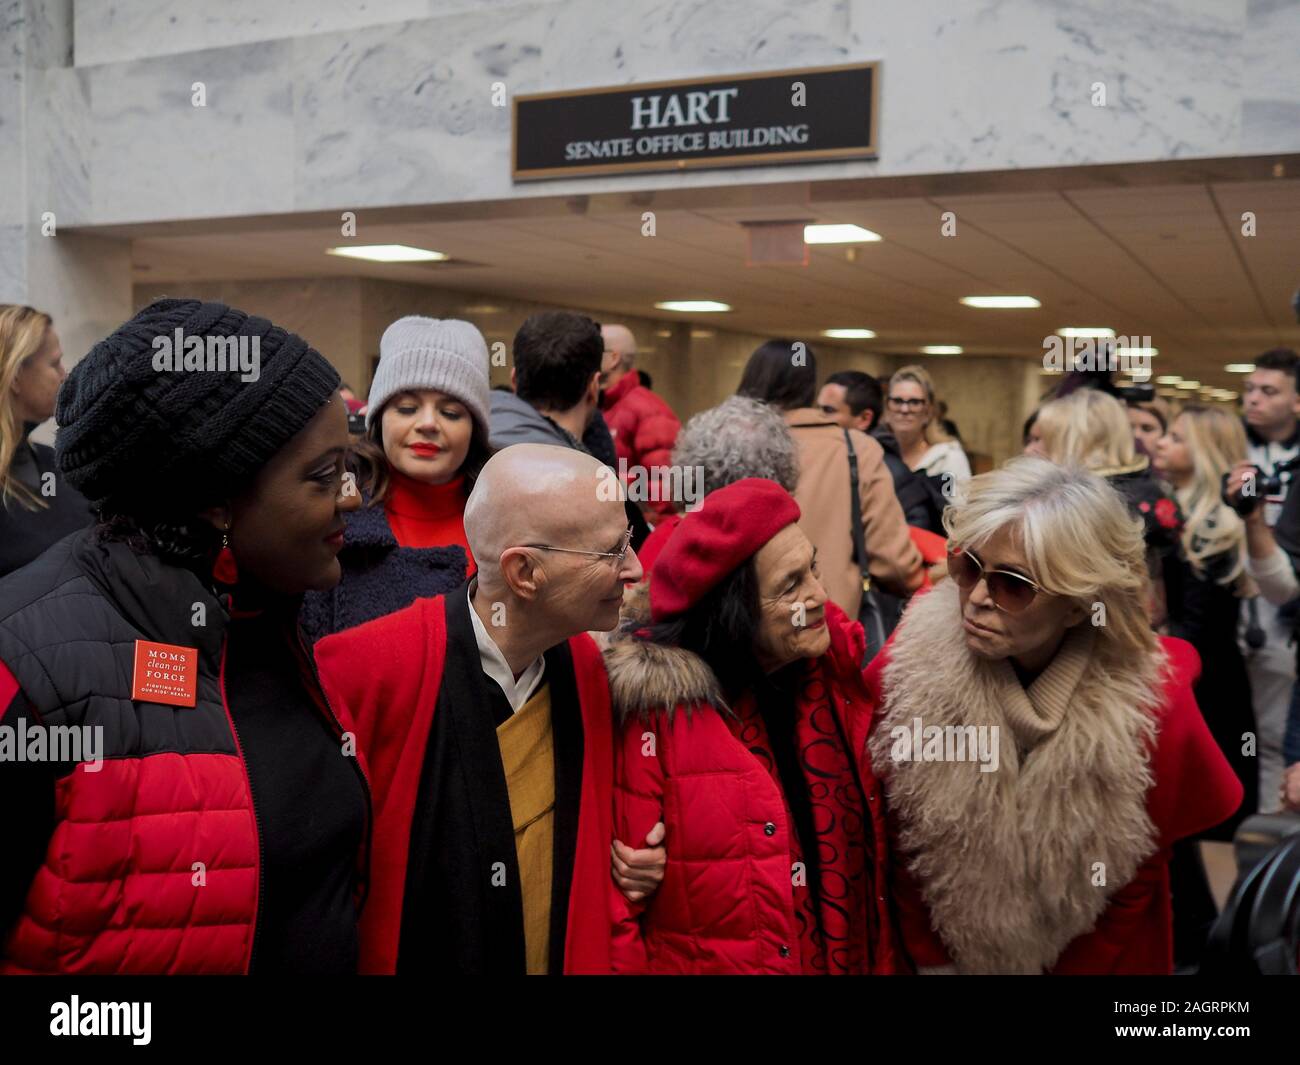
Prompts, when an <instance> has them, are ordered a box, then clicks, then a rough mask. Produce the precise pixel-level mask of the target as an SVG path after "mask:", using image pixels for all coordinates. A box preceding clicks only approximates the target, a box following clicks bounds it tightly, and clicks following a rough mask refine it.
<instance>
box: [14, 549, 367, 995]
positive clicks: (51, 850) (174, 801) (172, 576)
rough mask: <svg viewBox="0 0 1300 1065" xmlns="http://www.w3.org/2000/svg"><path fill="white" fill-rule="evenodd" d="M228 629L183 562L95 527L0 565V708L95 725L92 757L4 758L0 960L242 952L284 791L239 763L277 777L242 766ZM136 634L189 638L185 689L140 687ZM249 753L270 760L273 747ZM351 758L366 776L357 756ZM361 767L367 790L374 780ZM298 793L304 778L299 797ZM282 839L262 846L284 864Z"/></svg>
mask: <svg viewBox="0 0 1300 1065" xmlns="http://www.w3.org/2000/svg"><path fill="white" fill-rule="evenodd" d="M199 607H202V608H203V609H202V612H201V613H200V612H199V610H198V608H199ZM230 629H231V625H230V621H229V616H228V615H227V613H226V611H225V608H224V607H223V605H222V603H221V602H219V601H218V600H217V599H216V598H214V596H213V595H212V593H211V592H210V591H208V589H206V588H205V587H204V586H203V584H202V583H201V582H200V581H199V579H198V578H197V577H196V576H195V575H194V574H193V573H191V572H189V571H188V570H186V569H183V568H180V567H178V566H173V565H169V564H167V563H165V562H163V561H161V560H160V559H158V558H154V557H151V556H139V555H136V554H134V553H133V552H132V551H131V550H130V548H128V547H127V546H126V545H125V544H121V543H100V542H98V541H97V540H96V538H95V535H94V532H93V530H86V531H84V532H80V533H74V534H73V535H71V536H69V537H67V538H65V539H64V540H61V541H60V542H59V543H58V544H56V545H55V546H54V547H53V548H51V549H50V550H49V551H47V552H46V553H45V554H44V555H43V556H42V557H41V558H40V559H39V560H37V561H36V562H35V563H33V564H32V565H30V566H27V567H25V568H24V569H22V570H21V571H19V572H18V573H15V574H13V575H12V576H10V577H8V578H6V579H5V580H4V581H0V718H3V720H4V723H5V724H6V725H8V726H11V727H20V726H19V721H20V719H22V720H23V721H24V722H25V724H24V725H22V726H21V727H24V728H30V727H32V726H47V727H48V726H71V727H73V728H76V729H77V733H76V734H77V735H78V736H82V735H84V733H83V732H82V730H81V726H86V727H89V728H92V729H95V728H98V729H101V730H102V731H101V732H100V733H99V735H100V736H101V737H102V745H98V750H97V752H96V751H94V750H92V751H90V752H89V754H90V757H89V758H87V757H86V754H87V753H88V752H87V751H86V750H85V749H84V748H83V749H81V750H80V751H76V750H74V751H72V752H64V753H70V754H71V757H70V758H69V760H67V761H64V762H62V763H58V764H51V763H49V762H46V761H33V762H16V761H5V762H0V802H3V804H4V807H5V808H6V809H7V810H10V811H22V817H19V818H17V820H16V821H15V822H14V824H16V825H18V830H16V831H15V832H13V833H12V834H11V835H9V836H8V837H7V844H6V845H7V847H8V848H9V853H7V854H6V856H5V862H4V864H2V865H0V906H3V909H0V929H3V931H4V942H3V947H2V948H0V972H10V973H70V972H77V973H169V974H170V973H241V972H246V971H248V970H249V968H250V965H251V964H252V960H253V950H254V945H255V943H257V942H258V941H259V938H260V935H261V930H260V922H261V920H262V916H263V913H262V911H263V910H264V909H265V906H266V902H265V900H264V899H263V897H262V896H263V885H264V884H265V883H266V877H267V866H268V864H272V863H268V861H267V856H266V855H265V853H264V852H263V846H262V843H263V839H264V837H263V829H264V827H267V826H266V825H265V818H266V817H267V813H268V810H269V809H271V808H272V806H274V805H277V804H275V803H272V802H270V801H269V800H270V799H272V798H274V799H276V800H278V805H279V808H280V809H281V810H285V809H287V808H290V807H292V806H294V805H295V797H294V796H284V795H275V796H268V795H267V794H265V793H262V792H259V793H258V796H257V798H256V801H255V799H254V794H253V793H254V788H253V786H252V784H251V782H250V779H251V778H255V779H258V780H259V781H261V782H265V783H269V784H271V785H272V786H273V785H274V780H275V777H274V774H273V773H271V774H270V775H263V776H258V774H257V773H256V772H254V771H253V766H254V763H253V760H252V759H250V758H249V757H247V755H248V751H246V750H245V747H244V746H243V745H244V744H247V743H248V742H249V736H248V735H241V734H238V733H237V732H236V728H235V725H234V724H233V718H232V711H231V704H232V703H238V702H239V700H240V699H241V694H240V692H237V691H236V689H237V688H239V687H240V686H239V684H238V683H235V682H238V681H240V680H242V679H243V674H242V673H241V674H240V676H239V677H233V678H232V677H230V676H228V675H227V672H226V666H227V662H226V651H227V645H228V636H229V632H230ZM139 641H148V642H150V643H157V644H167V645H170V646H171V647H173V648H175V649H176V652H174V653H180V652H182V651H188V652H189V653H191V654H192V655H193V662H192V663H190V664H189V665H188V667H187V670H188V669H193V670H194V674H193V675H194V677H195V702H194V705H192V706H191V705H181V706H176V705H169V704H164V703H163V702H155V701H150V700H148V699H146V698H136V697H135V689H134V685H133V678H134V675H135V661H136V656H137V655H138V654H141V653H142V652H143V653H147V651H148V648H139V647H138V646H137V644H138V642H139ZM298 650H299V656H300V660H301V662H302V663H303V669H304V670H305V671H306V672H305V674H304V675H303V676H302V677H301V678H300V680H301V681H302V684H303V689H304V690H303V700H304V702H306V703H309V704H310V707H311V708H312V710H311V711H305V712H316V713H318V715H319V721H318V722H317V723H318V724H320V725H322V726H323V728H322V731H325V730H328V733H329V734H330V736H331V737H332V738H331V739H330V741H329V742H330V745H331V746H332V747H334V751H335V756H337V751H338V750H339V749H340V748H341V747H343V737H344V734H345V733H346V732H351V731H352V729H351V727H350V725H348V724H346V723H344V722H343V721H340V719H339V718H338V717H337V716H335V714H334V713H333V712H332V711H331V709H330V707H329V704H328V703H327V702H326V701H325V697H324V694H323V693H322V691H321V689H320V685H319V683H318V682H317V681H316V679H315V676H314V672H312V671H311V666H310V659H309V657H308V655H307V653H306V651H305V649H303V648H301V647H299V649H298ZM307 677H310V678H311V679H310V680H308V679H307ZM241 691H242V692H243V693H244V694H250V693H248V691H247V688H246V687H244V688H243V689H241ZM251 694H252V695H253V696H254V697H255V696H256V695H257V693H256V692H253V693H251ZM228 696H229V698H228ZM233 709H234V713H233V717H236V718H237V717H240V716H241V707H240V706H239V705H235V706H234V708H233ZM44 731H46V732H48V733H49V734H50V735H53V733H52V731H51V730H50V729H49V728H46V729H45V730H44ZM69 735H71V734H69ZM294 746H295V747H296V746H297V745H296V744H295V745H294ZM96 754H97V755H98V757H96ZM253 754H254V755H256V761H257V763H258V764H260V765H261V766H263V767H264V768H265V767H267V766H268V765H271V764H272V757H271V755H272V752H267V751H265V750H257V751H254V752H253ZM274 756H275V757H285V754H284V752H279V751H277V752H274ZM348 761H349V763H350V768H351V769H352V771H353V772H356V773H358V774H362V777H363V778H364V770H363V768H362V766H361V764H360V762H359V760H358V759H356V758H350V759H348ZM358 783H359V784H360V785H361V787H362V789H363V790H364V795H363V796H362V799H363V802H364V804H365V805H367V806H368V795H369V789H368V786H367V785H365V784H364V779H362V780H360V781H358ZM310 802H311V796H310V795H303V796H301V797H299V798H298V799H297V802H296V805H298V806H302V807H306V806H308V805H309V804H310ZM294 813H296V815H297V816H291V817H286V818H284V819H283V820H281V821H279V822H278V823H277V826H276V827H277V828H278V829H279V830H280V831H281V834H283V832H284V830H285V826H286V825H289V824H293V823H297V822H302V823H308V822H310V819H311V818H312V817H314V816H316V814H317V811H316V810H315V809H314V808H313V809H311V810H310V811H308V810H307V809H300V810H297V811H294ZM361 816H362V817H363V818H364V825H363V826H362V827H361V831H360V835H361V838H362V843H361V845H360V847H359V848H358V850H357V852H356V853H355V854H354V855H353V856H351V859H350V860H351V861H353V862H354V863H355V867H356V876H355V877H353V878H351V879H352V883H353V885H354V886H355V890H356V903H358V904H359V902H360V895H361V886H360V885H361V884H362V883H363V879H364V870H365V868H366V865H367V861H366V851H367V848H368V846H369V842H368V841H369V818H368V816H367V815H364V814H363V815H361ZM285 857H286V856H285V855H284V854H276V855H274V856H273V858H274V859H276V860H277V861H278V862H279V864H280V866H281V867H283V865H284V860H285ZM200 873H201V874H202V875H201V876H200V875H199V874H200ZM271 883H272V887H271V891H272V892H274V891H275V890H276V882H275V881H274V879H272V881H271ZM354 908H355V907H354ZM352 920H353V922H355V915H354V916H353V918H352ZM277 931H279V930H277ZM352 935H353V937H354V940H355V924H354V925H353V930H352Z"/></svg>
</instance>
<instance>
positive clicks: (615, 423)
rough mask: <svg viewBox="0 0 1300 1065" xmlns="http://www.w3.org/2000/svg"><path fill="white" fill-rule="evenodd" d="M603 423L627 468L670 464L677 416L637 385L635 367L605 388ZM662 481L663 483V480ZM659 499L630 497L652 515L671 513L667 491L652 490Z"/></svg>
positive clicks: (641, 385) (648, 467) (602, 401)
mask: <svg viewBox="0 0 1300 1065" xmlns="http://www.w3.org/2000/svg"><path fill="white" fill-rule="evenodd" d="M600 408H601V410H602V411H603V412H604V415H605V422H606V424H607V425H608V426H609V431H610V433H611V434H612V435H613V437H614V447H615V449H616V450H617V452H618V457H619V458H620V459H625V460H626V461H627V464H628V466H629V467H632V466H644V467H645V468H646V469H647V470H652V469H653V468H654V467H656V466H657V467H661V468H667V467H668V466H669V465H671V463H672V452H673V444H675V443H676V442H677V433H678V431H679V430H680V429H681V427H682V423H681V422H680V421H678V419H677V415H676V414H674V413H673V410H672V408H671V407H670V406H668V404H667V403H665V402H664V401H663V400H662V399H660V398H659V396H657V395H655V394H654V393H653V392H651V391H650V389H648V388H646V387H645V386H644V385H643V384H641V379H640V378H639V377H638V376H637V373H636V371H635V370H629V371H628V372H627V373H625V374H624V375H623V377H622V380H620V381H619V382H618V384H616V385H614V387H613V388H610V389H608V390H606V392H605V393H604V395H603V396H601V400H600ZM665 484H666V482H665ZM655 494H656V495H658V496H659V497H660V498H658V499H657V500H656V499H650V500H644V499H637V500H633V502H636V503H645V504H646V509H647V510H649V511H650V512H651V513H654V514H671V513H672V512H673V510H674V507H673V502H672V500H671V499H668V498H666V496H667V495H668V494H669V493H667V492H665V491H662V490H661V491H658V492H656V493H655Z"/></svg>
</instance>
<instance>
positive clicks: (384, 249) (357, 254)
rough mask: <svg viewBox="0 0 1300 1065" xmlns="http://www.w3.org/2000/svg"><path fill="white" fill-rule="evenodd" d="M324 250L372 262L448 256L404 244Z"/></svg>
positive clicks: (430, 260) (431, 260)
mask: <svg viewBox="0 0 1300 1065" xmlns="http://www.w3.org/2000/svg"><path fill="white" fill-rule="evenodd" d="M325 251H326V252H327V253H328V254H330V255H341V256H342V257H343V258H345V259H365V260H367V261H369V262H374V263H440V262H442V261H444V260H445V259H447V258H449V256H447V255H444V254H443V253H442V252H440V251H429V250H428V249H427V248H411V247H408V246H407V245H405V244H355V245H350V246H346V247H342V248H326V249H325Z"/></svg>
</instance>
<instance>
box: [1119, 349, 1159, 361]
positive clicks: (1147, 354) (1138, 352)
mask: <svg viewBox="0 0 1300 1065" xmlns="http://www.w3.org/2000/svg"><path fill="white" fill-rule="evenodd" d="M1115 354H1116V355H1127V356H1128V357H1129V358H1130V359H1154V358H1155V357H1156V356H1157V355H1159V354H1160V349H1159V348H1116V349H1115Z"/></svg>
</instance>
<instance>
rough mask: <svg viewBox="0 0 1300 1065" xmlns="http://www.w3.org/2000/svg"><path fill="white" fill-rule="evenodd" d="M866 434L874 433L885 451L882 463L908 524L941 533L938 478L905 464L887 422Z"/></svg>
mask: <svg viewBox="0 0 1300 1065" xmlns="http://www.w3.org/2000/svg"><path fill="white" fill-rule="evenodd" d="M867 435H868V436H871V437H874V438H875V441H876V443H877V444H879V445H880V449H881V450H882V451H883V452H884V453H885V466H886V468H887V469H888V470H889V475H890V476H891V477H892V478H893V479H894V494H895V495H896V496H898V505H899V506H900V507H902V508H903V517H904V518H906V519H907V524H908V525H915V526H916V527H917V528H918V529H925V530H927V531H929V532H932V533H936V534H938V535H939V536H943V535H945V534H944V531H943V511H944V507H946V506H947V500H945V499H944V498H943V492H942V491H940V488H939V480H940V479H939V478H937V477H928V476H926V475H925V474H924V473H918V472H916V471H915V470H912V469H910V468H908V465H907V463H906V462H904V461H903V452H902V449H901V448H900V447H899V446H898V439H897V438H896V437H895V436H894V434H893V433H892V432H890V430H889V427H888V426H886V425H878V426H876V427H875V428H874V429H872V430H871V432H870V433H868V434H867Z"/></svg>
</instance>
